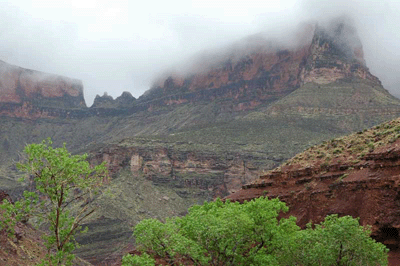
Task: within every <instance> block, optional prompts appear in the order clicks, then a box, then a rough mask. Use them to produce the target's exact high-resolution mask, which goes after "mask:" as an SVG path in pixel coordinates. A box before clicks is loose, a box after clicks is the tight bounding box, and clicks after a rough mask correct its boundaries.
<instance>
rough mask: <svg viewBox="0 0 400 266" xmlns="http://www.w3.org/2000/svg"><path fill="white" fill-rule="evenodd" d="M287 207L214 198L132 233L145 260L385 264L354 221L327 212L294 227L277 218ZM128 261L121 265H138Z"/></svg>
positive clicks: (383, 253)
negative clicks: (302, 226) (182, 214)
mask: <svg viewBox="0 0 400 266" xmlns="http://www.w3.org/2000/svg"><path fill="white" fill-rule="evenodd" d="M287 210H288V207H287V206H286V205H285V203H283V202H281V201H279V200H278V199H272V200H269V199H267V198H263V197H261V198H258V199H254V200H252V201H250V202H245V203H243V204H239V203H237V202H235V203H232V202H229V201H227V202H222V201H221V200H220V199H217V200H216V201H215V202H210V203H204V205H201V206H193V207H192V208H190V209H189V212H188V214H187V215H186V216H185V217H182V218H172V219H167V221H166V222H165V223H162V222H160V221H158V220H156V219H147V220H143V221H141V222H140V223H139V224H138V225H137V226H136V227H135V230H134V236H135V237H136V244H137V248H138V250H140V251H142V252H143V255H144V254H147V255H145V256H146V257H145V258H148V256H154V255H156V256H158V257H160V258H163V259H165V260H167V261H168V263H169V264H170V265H181V264H180V263H181V262H182V261H184V262H187V263H189V264H193V265H218V266H221V265H249V266H250V265H253V266H255V265H302V266H307V265H310V266H311V265H312V266H316V265H321V266H322V265H338V266H339V265H387V252H388V249H387V248H386V247H385V246H384V245H383V244H381V243H377V242H376V241H375V240H373V239H372V238H371V237H370V236H369V235H370V231H369V230H368V228H365V227H362V226H360V225H359V223H358V220H357V219H354V218H352V217H350V216H345V217H341V218H338V216H337V215H331V216H328V217H326V219H325V221H324V222H323V223H321V224H319V225H315V226H314V228H313V227H312V226H311V224H310V225H308V228H307V229H306V230H300V228H299V227H298V226H297V225H296V219H295V218H294V217H290V218H288V219H279V218H278V216H279V213H280V212H282V211H287ZM143 255H142V256H143ZM129 258H130V259H133V258H135V256H131V255H130V257H129ZM135 259H136V260H137V261H138V260H139V259H144V257H140V258H139V257H138V258H135ZM130 263H131V262H130V260H128V259H126V260H125V264H123V265H124V266H128V265H139V264H134V263H133V262H132V263H131V264H130ZM147 263H149V264H148V265H154V264H152V263H153V262H152V261H150V260H147ZM143 265H147V264H143ZM183 265H185V263H183Z"/></svg>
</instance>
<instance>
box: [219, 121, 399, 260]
mask: <svg viewBox="0 0 400 266" xmlns="http://www.w3.org/2000/svg"><path fill="white" fill-rule="evenodd" d="M260 196H268V197H271V198H275V197H279V198H280V199H281V200H283V201H285V202H286V203H287V204H288V205H289V207H290V209H289V212H288V213H287V214H285V216H289V215H294V216H296V217H297V222H298V224H299V225H300V226H302V227H304V226H305V225H306V223H308V222H310V221H312V222H314V223H319V222H321V221H322V220H323V219H324V217H325V216H326V215H329V214H333V213H337V214H339V215H351V216H353V217H359V218H360V223H361V224H362V225H370V226H372V227H371V229H372V236H373V237H374V238H375V239H376V240H378V241H380V242H382V243H384V244H385V245H387V246H388V247H389V248H390V249H391V250H392V252H394V251H396V252H398V251H399V247H400V237H399V230H400V223H399V221H400V209H399V206H400V201H399V200H400V119H396V120H393V121H390V122H387V123H384V124H381V125H379V126H375V127H373V128H372V129H369V130H365V131H363V132H358V133H354V134H352V135H349V136H346V137H342V138H337V139H332V140H330V141H325V142H323V144H321V145H318V146H314V147H312V148H309V149H307V150H306V151H304V152H303V153H300V154H298V155H296V156H295V157H294V158H292V159H290V160H288V161H287V162H286V163H284V164H283V165H282V166H281V167H279V168H276V169H274V170H272V171H270V172H267V173H266V174H264V175H262V176H261V177H260V178H259V179H258V180H256V181H255V182H253V183H250V184H247V185H245V186H243V187H242V189H241V190H240V191H238V192H236V193H234V194H232V195H230V196H228V197H227V198H228V199H230V200H233V201H241V202H242V201H244V200H251V199H253V198H256V197H260ZM393 265H394V264H393ZM396 265H397V264H396Z"/></svg>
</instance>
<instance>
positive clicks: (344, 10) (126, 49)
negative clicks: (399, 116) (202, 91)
mask: <svg viewBox="0 0 400 266" xmlns="http://www.w3.org/2000/svg"><path fill="white" fill-rule="evenodd" d="M0 3H1V5H0V47H1V49H0V60H3V61H6V62H8V63H10V64H14V65H18V66H21V67H24V68H30V69H35V70H39V71H44V72H49V73H54V74H59V75H63V76H68V77H71V78H77V79H80V80H82V81H83V84H84V90H85V99H86V102H87V104H88V105H91V104H92V102H93V99H94V97H95V96H96V94H100V95H102V94H103V93H104V92H107V93H108V94H109V95H112V96H113V97H114V98H116V97H118V96H119V95H120V94H121V93H122V92H123V91H129V92H130V93H132V95H134V96H135V97H139V96H140V95H142V94H143V93H144V92H145V91H146V90H148V89H149V88H150V86H151V83H152V82H153V81H154V79H155V78H156V77H157V76H159V75H161V74H162V73H164V72H165V71H166V70H167V69H173V68H174V66H176V65H179V66H180V67H181V68H182V66H183V68H185V65H184V64H182V62H188V61H189V62H190V60H189V58H193V57H194V55H196V54H202V53H204V51H207V50H211V51H223V50H224V47H226V46H228V45H230V44H231V43H234V42H237V41H238V40H241V39H243V38H245V37H246V36H249V35H254V34H258V33H262V34H263V35H264V36H270V37H271V38H274V39H280V40H281V41H282V43H285V42H287V43H289V42H290V38H289V37H290V34H291V32H293V29H295V28H296V27H297V26H298V24H299V23H302V22H305V21H319V23H324V22H326V21H328V20H329V19H331V18H333V17H335V16H340V15H343V14H346V15H348V16H351V17H352V19H353V21H354V23H355V26H356V28H357V30H358V33H359V35H360V38H361V41H362V44H363V47H364V54H365V59H366V62H367V66H368V67H369V68H370V70H371V72H372V73H373V74H375V75H377V76H378V77H379V78H380V79H381V81H382V82H383V84H384V86H385V88H387V89H388V90H389V91H390V92H391V93H393V94H395V95H400V86H398V85H397V84H399V82H400V73H399V72H400V68H399V67H398V65H399V63H400V53H398V52H397V50H398V47H400V31H399V30H398V25H400V18H399V16H398V15H397V14H398V13H399V11H400V2H399V1H395V0H392V1H367V0H364V1H361V0H360V1H351V0H348V1H342V0H339V1H337V0H336V1H331V0H329V1H322V0H303V1H296V0H280V1H279V0H274V1H267V0H263V1H257V0H236V1H235V0H229V1H228V0H213V1H208V0H202V1H201V0H197V1H196V0H193V1H188V0H186V1H185V0H170V1H161V0H148V1H132V0H131V1H129V0H100V1H96V0H69V1H68V0H65V1H58V0H42V1H39V0H38V1H24V0H0ZM287 36H289V37H287Z"/></svg>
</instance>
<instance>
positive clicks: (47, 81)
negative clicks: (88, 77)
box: [0, 61, 86, 118]
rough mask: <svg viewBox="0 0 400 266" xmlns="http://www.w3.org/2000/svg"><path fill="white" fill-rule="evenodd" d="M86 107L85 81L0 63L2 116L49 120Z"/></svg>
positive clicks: (0, 113)
mask: <svg viewBox="0 0 400 266" xmlns="http://www.w3.org/2000/svg"><path fill="white" fill-rule="evenodd" d="M84 107H86V104H85V100H84V98H83V85H82V82H81V81H79V80H75V79H70V78H67V77H62V76H57V75H52V74H47V73H43V72H39V71H35V70H30V69H24V68H21V67H17V66H13V65H10V64H7V63H5V62H3V61H0V115H2V116H10V117H23V118H46V117H54V116H57V112H59V111H61V110H69V109H77V108H84Z"/></svg>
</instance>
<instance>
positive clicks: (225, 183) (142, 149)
mask: <svg viewBox="0 0 400 266" xmlns="http://www.w3.org/2000/svg"><path fill="white" fill-rule="evenodd" d="M182 144H184V143H175V144H174V145H171V144H169V145H168V144H166V143H162V142H160V143H153V144H149V143H146V144H145V145H144V146H140V145H138V144H137V143H136V144H134V143H133V142H128V141H127V140H125V141H124V143H123V144H121V143H119V144H110V145H107V146H105V147H103V148H101V149H97V150H96V151H93V152H92V156H91V161H92V162H93V164H98V163H101V162H103V161H105V162H106V163H107V167H108V169H109V172H110V175H111V176H114V177H115V176H117V174H118V173H119V172H120V171H121V170H123V169H127V170H129V171H130V173H131V174H132V176H139V175H140V176H144V177H145V178H146V179H148V180H151V181H152V183H153V184H155V185H157V186H166V187H170V188H172V189H173V190H174V191H175V192H176V193H177V194H178V195H179V196H181V197H182V198H198V199H199V200H200V202H203V201H204V200H212V199H214V198H216V197H224V196H227V195H228V194H230V193H232V192H234V191H236V190H238V189H240V187H241V186H242V185H243V184H245V183H247V182H249V181H251V180H254V179H255V178H256V177H257V176H258V175H259V173H260V170H259V168H258V167H255V166H254V165H253V164H252V162H251V161H250V160H249V158H248V157H246V155H244V154H237V153H234V152H230V153H229V152H221V153H212V152H207V151H196V150H186V149H182V148H181V146H183V145H182ZM251 159H253V160H256V159H257V158H251ZM259 159H260V158H259Z"/></svg>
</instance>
